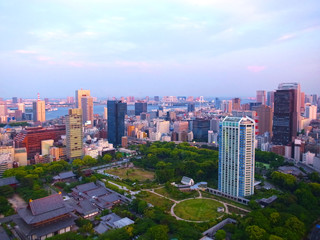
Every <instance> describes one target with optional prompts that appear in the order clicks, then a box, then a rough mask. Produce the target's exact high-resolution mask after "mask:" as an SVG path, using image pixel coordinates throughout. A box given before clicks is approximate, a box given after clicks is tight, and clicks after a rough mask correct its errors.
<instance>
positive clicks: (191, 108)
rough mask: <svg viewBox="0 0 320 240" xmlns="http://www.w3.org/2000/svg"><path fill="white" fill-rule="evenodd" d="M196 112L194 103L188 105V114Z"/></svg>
mask: <svg viewBox="0 0 320 240" xmlns="http://www.w3.org/2000/svg"><path fill="white" fill-rule="evenodd" d="M195 110H196V108H195V105H194V103H193V102H192V103H188V112H194V111H195Z"/></svg>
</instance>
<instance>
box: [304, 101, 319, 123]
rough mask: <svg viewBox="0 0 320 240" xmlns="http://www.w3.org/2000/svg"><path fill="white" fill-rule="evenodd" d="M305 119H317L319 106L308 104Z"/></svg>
mask: <svg viewBox="0 0 320 240" xmlns="http://www.w3.org/2000/svg"><path fill="white" fill-rule="evenodd" d="M305 117H306V118H308V119H310V120H313V119H317V106H316V105H311V104H310V103H307V104H306V111H305Z"/></svg>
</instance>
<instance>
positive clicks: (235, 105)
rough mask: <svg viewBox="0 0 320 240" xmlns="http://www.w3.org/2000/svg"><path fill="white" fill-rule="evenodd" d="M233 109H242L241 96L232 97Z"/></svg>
mask: <svg viewBox="0 0 320 240" xmlns="http://www.w3.org/2000/svg"><path fill="white" fill-rule="evenodd" d="M232 110H241V99H240V98H234V99H232Z"/></svg>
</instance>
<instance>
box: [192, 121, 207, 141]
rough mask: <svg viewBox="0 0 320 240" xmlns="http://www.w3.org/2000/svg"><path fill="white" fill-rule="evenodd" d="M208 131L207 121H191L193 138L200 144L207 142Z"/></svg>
mask: <svg viewBox="0 0 320 240" xmlns="http://www.w3.org/2000/svg"><path fill="white" fill-rule="evenodd" d="M209 130H210V120H209V119H201V118H198V119H195V120H193V137H194V139H197V140H198V141H201V142H207V140H208V131H209Z"/></svg>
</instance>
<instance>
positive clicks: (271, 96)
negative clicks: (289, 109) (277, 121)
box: [267, 91, 274, 109]
mask: <svg viewBox="0 0 320 240" xmlns="http://www.w3.org/2000/svg"><path fill="white" fill-rule="evenodd" d="M273 104H274V91H270V92H268V93H267V105H268V106H269V107H271V108H272V109H273Z"/></svg>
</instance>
